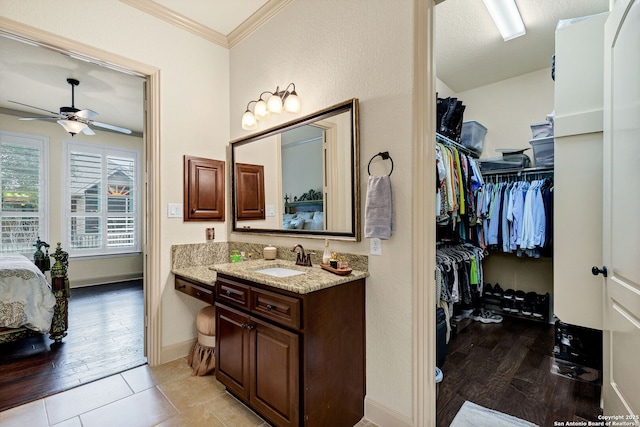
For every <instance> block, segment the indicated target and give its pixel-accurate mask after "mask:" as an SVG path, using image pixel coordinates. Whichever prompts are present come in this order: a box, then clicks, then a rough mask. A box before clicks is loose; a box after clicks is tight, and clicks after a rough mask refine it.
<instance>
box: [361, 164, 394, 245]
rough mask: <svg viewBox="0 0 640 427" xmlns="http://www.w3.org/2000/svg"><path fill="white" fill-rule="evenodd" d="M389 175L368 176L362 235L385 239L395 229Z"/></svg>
mask: <svg viewBox="0 0 640 427" xmlns="http://www.w3.org/2000/svg"><path fill="white" fill-rule="evenodd" d="M394 216H395V209H394V206H393V195H392V193H391V177H390V176H389V175H385V176H369V182H368V183H367V200H366V204H365V212H364V237H366V238H373V237H377V238H379V239H383V240H387V239H389V237H391V234H392V233H393V232H394V231H395V218H394Z"/></svg>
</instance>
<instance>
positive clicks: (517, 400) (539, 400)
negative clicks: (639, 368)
mask: <svg viewBox="0 0 640 427" xmlns="http://www.w3.org/2000/svg"><path fill="white" fill-rule="evenodd" d="M553 345H554V337H553V325H548V324H543V323H537V322H533V321H527V320H521V319H515V318H505V319H504V321H503V323H499V324H484V323H480V322H472V324H471V325H469V326H468V327H467V328H466V329H464V330H463V331H462V332H461V333H459V334H458V335H456V336H455V337H454V338H453V339H452V340H451V341H449V347H448V354H447V358H446V360H445V363H444V365H443V367H442V372H443V373H444V379H443V381H442V383H440V386H439V392H438V398H437V405H436V406H437V411H438V415H437V418H438V426H440V427H445V426H449V425H450V424H451V421H452V420H453V418H454V417H455V415H456V413H457V412H458V410H459V409H460V407H461V406H462V404H463V403H464V402H465V400H469V401H471V402H473V403H476V404H478V405H482V406H484V407H486V408H490V409H494V410H497V411H500V412H504V413H507V414H510V415H513V416H516V417H518V418H522V419H525V420H527V421H530V422H533V423H535V424H537V425H539V426H541V427H546V426H553V425H554V421H563V422H567V421H597V416H598V415H599V414H601V410H600V386H595V385H593V384H590V383H585V382H581V381H574V380H571V379H569V378H565V377H561V376H559V375H555V374H552V373H551V372H550V366H551V361H552V357H551V356H552V351H553Z"/></svg>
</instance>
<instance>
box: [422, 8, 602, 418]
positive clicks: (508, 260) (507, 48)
mask: <svg viewBox="0 0 640 427" xmlns="http://www.w3.org/2000/svg"><path fill="white" fill-rule="evenodd" d="M437 3H438V4H437V5H436V6H435V8H434V21H435V47H434V52H435V53H434V56H435V59H434V63H435V67H436V75H437V79H436V91H437V92H438V96H439V97H440V98H446V97H456V98H458V99H459V100H461V101H463V102H464V104H465V105H466V110H465V112H464V120H465V121H469V120H476V121H478V122H480V123H481V124H483V125H484V126H485V127H486V128H487V129H488V132H487V135H486V137H485V140H484V149H483V151H482V155H481V157H482V158H492V157H496V158H498V157H501V153H499V152H497V151H496V149H500V148H522V149H527V148H528V149H529V151H528V155H529V156H530V157H531V158H532V160H533V152H532V150H531V145H530V143H529V141H530V140H531V139H532V134H531V129H530V125H531V124H534V123H541V122H544V121H545V116H546V115H547V114H549V113H551V112H552V111H553V109H554V90H553V89H554V88H553V81H552V79H551V57H552V55H553V53H554V31H555V27H556V24H557V22H558V20H560V19H567V18H574V17H579V16H587V15H592V14H597V13H601V12H605V11H607V10H608V7H609V2H608V1H588V2H581V3H580V4H573V5H569V4H567V3H568V2H563V3H564V4H562V5H560V4H557V3H559V2H547V1H544V2H543V3H542V4H541V3H539V2H536V3H535V4H534V3H533V2H525V1H517V2H516V3H517V6H518V8H519V9H520V13H521V14H522V15H523V20H524V22H525V26H526V27H527V31H528V34H527V35H525V36H523V37H521V38H516V39H513V40H511V41H507V42H505V41H503V39H502V38H501V37H500V34H499V33H498V31H497V29H496V27H495V25H494V23H493V21H492V20H491V18H490V16H489V14H488V12H487V10H486V9H485V7H484V3H483V2H480V1H478V2H471V3H470V2H466V1H463V0H446V1H442V2H437ZM552 3H553V4H552ZM559 8H562V10H558V9H559ZM572 8H573V9H572ZM533 9H536V10H533ZM543 10H544V11H545V14H547V15H548V16H549V17H551V21H550V22H548V23H546V24H545V23H543V22H542V21H541V19H542V17H541V16H540V12H539V11H543ZM556 12H557V13H556ZM544 31H547V34H546V35H543V34H542V32H544ZM536 38H542V41H543V42H544V41H545V40H546V46H545V45H544V43H543V44H542V45H538V44H537V43H536V42H535V39H536ZM541 52H542V54H541V55H540V56H539V54H540V53H541ZM520 54H523V56H519V55H520ZM436 126H437V125H436ZM528 261H531V260H526V259H521V258H518V257H516V256H515V255H513V254H502V253H497V254H496V253H490V254H489V255H488V256H487V257H485V259H484V260H483V264H484V265H485V266H486V268H485V271H484V281H483V282H486V283H490V284H491V285H492V289H495V286H496V285H498V284H499V285H500V288H501V290H502V291H503V292H504V291H506V290H507V289H514V290H519V289H520V290H527V291H528V290H530V291H534V292H536V293H538V294H543V295H544V294H545V293H547V292H548V293H549V294H550V298H551V299H552V297H553V258H547V259H544V258H543V259H540V260H532V262H528ZM481 287H482V288H484V283H481ZM482 291H484V289H482ZM551 303H552V301H551ZM454 311H455V310H454ZM456 314H458V313H455V312H454V313H451V315H452V316H453V315H456ZM552 314H553V312H550V313H549V319H552V317H551V315H552ZM523 317H525V316H523ZM466 323H467V324H466V325H464V326H465V327H464V329H461V330H458V329H456V330H454V331H453V332H452V334H451V336H452V338H451V340H450V341H449V344H448V345H447V346H446V348H447V350H448V351H447V355H446V359H445V362H444V363H443V366H442V368H443V369H442V371H443V372H444V376H443V380H442V382H441V383H440V384H439V389H438V397H437V403H436V407H437V419H438V423H437V425H441V426H445V425H449V423H451V421H452V420H453V418H454V417H455V415H456V414H457V413H458V411H459V409H460V408H461V407H462V405H463V404H464V402H465V401H471V402H474V403H476V404H479V405H481V406H484V407H485V408H488V409H493V410H498V411H500V412H504V413H508V414H511V415H515V416H517V417H519V418H522V419H526V420H529V421H533V422H536V423H538V424H539V425H548V421H549V420H551V421H552V422H553V420H558V421H571V420H573V419H575V420H582V419H585V420H592V419H593V420H595V419H596V417H597V414H598V411H599V390H595V389H594V388H593V387H592V386H590V385H585V383H581V382H578V381H573V380H571V379H568V378H563V377H560V376H557V375H553V374H551V372H550V366H549V365H550V363H549V362H550V357H551V355H552V351H553V345H554V335H553V332H554V331H553V326H552V325H551V324H550V323H549V322H532V321H528V320H527V319H525V318H522V319H519V318H517V316H516V317H508V316H506V315H505V316H503V319H502V321H500V322H486V323H485V322H482V321H480V320H472V319H470V320H468V321H467V322H466ZM551 391H553V393H551ZM558 394H561V395H562V396H564V398H563V399H555V400H553V401H551V400H549V401H548V402H544V406H542V407H541V406H540V403H536V402H539V401H540V400H539V399H540V397H541V396H551V395H556V396H557V395H558ZM514 399H516V400H514Z"/></svg>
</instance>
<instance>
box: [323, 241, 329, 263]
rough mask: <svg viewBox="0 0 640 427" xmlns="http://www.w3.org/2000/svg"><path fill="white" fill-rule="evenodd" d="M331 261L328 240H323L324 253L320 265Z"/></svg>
mask: <svg viewBox="0 0 640 427" xmlns="http://www.w3.org/2000/svg"><path fill="white" fill-rule="evenodd" d="M330 259H331V251H329V239H324V253H323V254H322V263H323V264H329V260H330Z"/></svg>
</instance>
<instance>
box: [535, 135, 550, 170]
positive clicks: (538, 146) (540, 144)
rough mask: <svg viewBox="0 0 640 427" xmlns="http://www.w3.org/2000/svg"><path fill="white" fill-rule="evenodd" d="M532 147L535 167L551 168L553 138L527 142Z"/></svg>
mask: <svg viewBox="0 0 640 427" xmlns="http://www.w3.org/2000/svg"><path fill="white" fill-rule="evenodd" d="M529 143H530V144H531V146H532V147H533V160H534V162H535V165H536V167H547V166H553V157H554V156H553V154H554V150H553V136H550V137H547V138H537V139H532V140H530V141H529Z"/></svg>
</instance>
